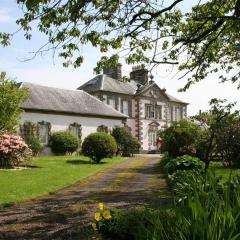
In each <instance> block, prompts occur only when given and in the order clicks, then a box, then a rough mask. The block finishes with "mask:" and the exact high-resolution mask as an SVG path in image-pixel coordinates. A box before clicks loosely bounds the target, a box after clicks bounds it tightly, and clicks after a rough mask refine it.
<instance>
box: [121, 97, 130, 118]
mask: <svg viewBox="0 0 240 240" xmlns="http://www.w3.org/2000/svg"><path fill="white" fill-rule="evenodd" d="M122 113H123V114H125V115H129V102H128V101H127V100H123V101H122Z"/></svg>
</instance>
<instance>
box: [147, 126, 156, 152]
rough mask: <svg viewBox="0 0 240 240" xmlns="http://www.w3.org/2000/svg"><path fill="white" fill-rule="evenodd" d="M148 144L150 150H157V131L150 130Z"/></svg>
mask: <svg viewBox="0 0 240 240" xmlns="http://www.w3.org/2000/svg"><path fill="white" fill-rule="evenodd" d="M148 146H149V150H150V151H151V150H157V131H149V132H148Z"/></svg>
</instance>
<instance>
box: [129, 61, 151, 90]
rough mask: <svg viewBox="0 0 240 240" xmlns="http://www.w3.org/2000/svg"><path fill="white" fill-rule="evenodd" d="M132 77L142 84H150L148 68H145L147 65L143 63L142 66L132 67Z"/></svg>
mask: <svg viewBox="0 0 240 240" xmlns="http://www.w3.org/2000/svg"><path fill="white" fill-rule="evenodd" d="M130 79H132V80H134V81H135V82H137V83H140V84H141V85H147V84H148V70H147V69H145V65H144V64H142V65H140V66H136V67H133V68H132V72H130Z"/></svg>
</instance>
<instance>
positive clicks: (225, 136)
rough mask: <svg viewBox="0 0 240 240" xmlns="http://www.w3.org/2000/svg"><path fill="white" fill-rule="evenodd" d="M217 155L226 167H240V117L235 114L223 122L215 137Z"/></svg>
mask: <svg viewBox="0 0 240 240" xmlns="http://www.w3.org/2000/svg"><path fill="white" fill-rule="evenodd" d="M215 143H216V149H215V151H216V153H217V154H218V155H219V156H220V160H222V161H223V162H224V165H225V166H235V167H239V166H240V152H239V149H240V116H239V114H236V113H233V114H230V115H228V116H227V117H225V118H224V119H223V120H222V121H221V126H220V127H219V128H218V129H217V130H216V135H215Z"/></svg>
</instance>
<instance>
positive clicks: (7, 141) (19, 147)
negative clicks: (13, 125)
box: [0, 134, 32, 167]
mask: <svg viewBox="0 0 240 240" xmlns="http://www.w3.org/2000/svg"><path fill="white" fill-rule="evenodd" d="M31 158H32V151H31V150H30V149H29V148H28V145H27V144H26V143H25V142H24V140H23V139H22V138H21V137H20V136H16V135H9V134H3V135H0V167H13V166H19V165H21V164H23V163H26V162H28V161H30V160H31Z"/></svg>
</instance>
